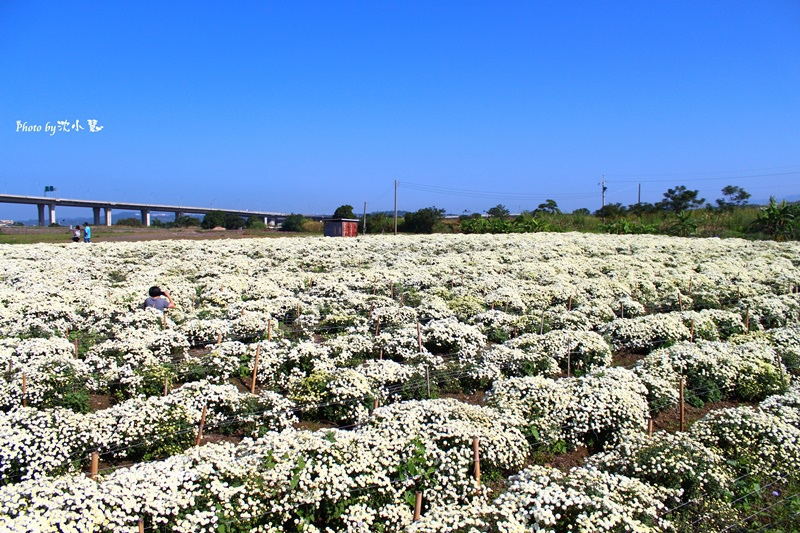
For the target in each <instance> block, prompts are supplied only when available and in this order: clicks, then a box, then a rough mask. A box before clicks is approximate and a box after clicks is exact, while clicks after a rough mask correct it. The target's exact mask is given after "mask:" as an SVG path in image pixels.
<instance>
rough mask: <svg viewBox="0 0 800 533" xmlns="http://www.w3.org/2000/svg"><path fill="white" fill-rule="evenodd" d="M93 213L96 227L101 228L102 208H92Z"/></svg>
mask: <svg viewBox="0 0 800 533" xmlns="http://www.w3.org/2000/svg"><path fill="white" fill-rule="evenodd" d="M92 213H93V214H94V225H95V226H99V225H100V208H99V207H93V208H92Z"/></svg>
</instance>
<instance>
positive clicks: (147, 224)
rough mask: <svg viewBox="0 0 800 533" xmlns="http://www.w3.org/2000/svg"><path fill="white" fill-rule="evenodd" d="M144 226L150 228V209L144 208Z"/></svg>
mask: <svg viewBox="0 0 800 533" xmlns="http://www.w3.org/2000/svg"><path fill="white" fill-rule="evenodd" d="M142 226H144V227H146V228H149V227H150V210H149V209H142Z"/></svg>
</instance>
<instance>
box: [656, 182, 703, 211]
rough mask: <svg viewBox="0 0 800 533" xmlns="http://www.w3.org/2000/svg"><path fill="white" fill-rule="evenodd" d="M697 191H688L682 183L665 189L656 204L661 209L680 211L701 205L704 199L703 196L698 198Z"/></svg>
mask: <svg viewBox="0 0 800 533" xmlns="http://www.w3.org/2000/svg"><path fill="white" fill-rule="evenodd" d="M698 194H699V191H690V190H688V189H687V188H686V187H685V186H684V185H678V186H677V187H675V188H674V189H667V192H665V193H664V199H663V200H661V201H660V202H658V203H657V204H656V206H657V207H658V208H659V209H661V210H663V211H671V212H673V213H680V212H681V211H686V210H687V209H695V208H698V207H701V206H702V205H703V203H704V202H705V201H706V200H705V198H698V197H697V195H698Z"/></svg>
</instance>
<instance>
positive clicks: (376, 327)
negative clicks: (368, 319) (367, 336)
mask: <svg viewBox="0 0 800 533" xmlns="http://www.w3.org/2000/svg"><path fill="white" fill-rule="evenodd" d="M380 330H381V319H380V318H379V319H378V320H376V321H375V336H376V337H377V336H378V333H379V332H380Z"/></svg>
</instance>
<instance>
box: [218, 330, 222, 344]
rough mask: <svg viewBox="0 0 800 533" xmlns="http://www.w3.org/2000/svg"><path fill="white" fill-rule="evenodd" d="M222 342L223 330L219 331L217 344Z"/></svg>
mask: <svg viewBox="0 0 800 533" xmlns="http://www.w3.org/2000/svg"><path fill="white" fill-rule="evenodd" d="M220 344H222V332H221V331H220V332H219V333H217V346H219V345H220Z"/></svg>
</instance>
